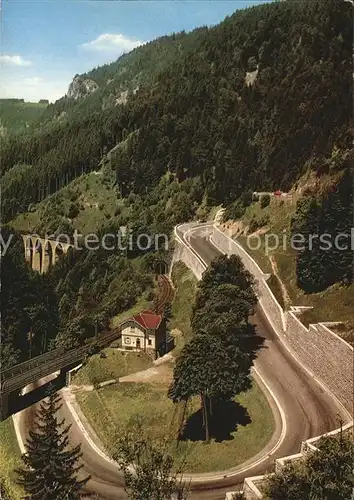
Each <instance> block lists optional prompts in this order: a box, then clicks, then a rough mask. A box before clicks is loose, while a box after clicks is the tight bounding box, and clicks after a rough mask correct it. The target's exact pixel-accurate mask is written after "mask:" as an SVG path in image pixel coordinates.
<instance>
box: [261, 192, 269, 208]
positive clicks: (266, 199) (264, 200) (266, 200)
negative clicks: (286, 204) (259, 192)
mask: <svg viewBox="0 0 354 500" xmlns="http://www.w3.org/2000/svg"><path fill="white" fill-rule="evenodd" d="M269 203H270V196H269V194H266V195H264V196H262V198H261V207H262V208H266V207H267V206H268V205H269Z"/></svg>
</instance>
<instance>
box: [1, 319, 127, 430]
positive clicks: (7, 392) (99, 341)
mask: <svg viewBox="0 0 354 500" xmlns="http://www.w3.org/2000/svg"><path fill="white" fill-rule="evenodd" d="M120 335H121V326H120V325H118V327H117V328H116V329H115V330H113V331H111V332H109V333H106V334H104V335H101V336H98V337H97V338H95V339H93V340H92V341H91V342H89V343H87V344H86V345H83V346H81V347H77V348H74V349H70V350H65V349H64V348H63V347H60V348H58V349H55V350H53V351H50V352H47V353H46V354H42V355H41V356H37V357H36V358H33V359H31V360H29V361H25V362H24V363H21V364H19V365H16V366H13V367H12V368H9V369H7V370H3V371H1V372H0V421H1V420H5V419H6V418H8V417H9V416H10V414H11V413H12V412H13V408H12V407H11V406H12V405H11V403H12V401H13V400H14V399H16V398H18V395H19V391H20V390H21V389H23V388H24V387H26V386H27V385H28V384H32V383H34V382H36V381H37V380H40V379H41V378H43V377H46V376H47V375H51V374H52V373H55V372H58V371H59V372H60V374H61V375H62V376H65V374H66V373H67V372H68V371H69V370H70V369H71V368H73V367H74V366H76V365H78V364H79V363H81V362H82V361H83V360H84V359H85V358H86V357H87V356H88V355H89V354H92V353H93V352H94V351H95V350H99V349H102V348H103V347H106V346H107V345H109V344H111V343H112V342H113V341H114V340H116V339H118V338H119V337H120Z"/></svg>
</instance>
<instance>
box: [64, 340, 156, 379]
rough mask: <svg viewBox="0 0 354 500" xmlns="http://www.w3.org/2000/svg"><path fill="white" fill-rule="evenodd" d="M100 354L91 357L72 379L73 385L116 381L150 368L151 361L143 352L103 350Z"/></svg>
mask: <svg viewBox="0 0 354 500" xmlns="http://www.w3.org/2000/svg"><path fill="white" fill-rule="evenodd" d="M103 353H104V356H105V357H101V354H96V355H94V356H91V357H90V358H89V360H88V362H87V364H86V365H85V366H83V367H82V368H81V369H80V370H79V371H78V372H77V374H76V375H75V376H74V377H73V384H77V385H85V384H96V383H99V382H104V381H106V380H112V379H118V378H119V377H124V375H129V374H131V373H136V372H139V371H142V370H146V369H147V368H149V367H150V366H152V361H151V359H150V358H149V356H148V355H147V354H146V353H145V352H123V351H118V350H117V349H111V348H108V349H104V351H103Z"/></svg>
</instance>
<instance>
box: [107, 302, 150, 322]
mask: <svg viewBox="0 0 354 500" xmlns="http://www.w3.org/2000/svg"><path fill="white" fill-rule="evenodd" d="M151 306H152V303H151V301H149V300H147V298H146V294H144V296H142V297H140V298H139V299H138V301H137V303H136V304H134V306H133V307H131V308H130V309H128V310H127V311H124V312H122V313H121V314H117V316H114V318H112V320H111V327H112V328H115V327H116V326H118V325H119V323H121V322H122V321H124V320H125V319H128V318H130V317H131V316H134V315H135V314H138V313H139V312H140V311H142V310H143V309H150V308H151Z"/></svg>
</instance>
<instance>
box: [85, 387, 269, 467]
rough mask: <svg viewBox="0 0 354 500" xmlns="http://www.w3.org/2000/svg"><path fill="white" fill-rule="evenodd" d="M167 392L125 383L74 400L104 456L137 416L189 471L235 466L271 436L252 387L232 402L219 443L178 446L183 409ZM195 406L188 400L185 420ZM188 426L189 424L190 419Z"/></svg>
mask: <svg viewBox="0 0 354 500" xmlns="http://www.w3.org/2000/svg"><path fill="white" fill-rule="evenodd" d="M166 392H167V388H166V387H165V386H164V385H152V384H133V383H131V384H129V383H124V384H121V385H120V386H110V387H106V388H104V389H100V390H98V391H93V392H90V393H81V394H79V395H78V396H77V397H78V401H79V404H80V406H81V408H82V410H83V412H84V413H85V415H86V417H87V418H88V420H89V422H90V423H91V425H92V426H93V427H94V429H95V430H96V432H97V434H98V435H99V437H100V439H101V440H102V442H103V444H104V446H105V447H106V449H107V450H108V451H109V452H112V451H113V449H114V439H113V436H118V435H119V434H120V433H123V432H124V430H125V429H127V428H129V427H131V426H132V425H133V422H134V421H135V420H136V418H137V417H138V416H141V415H142V416H143V419H144V425H145V426H146V429H147V431H148V432H149V435H150V436H151V438H152V439H163V438H167V439H168V442H169V447H170V451H171V453H172V454H173V455H174V456H175V457H176V458H177V459H178V458H182V457H184V456H187V470H188V472H211V471H218V470H225V469H228V468H231V467H234V466H236V465H238V464H240V463H242V462H244V461H245V460H247V459H248V458H250V457H252V456H253V455H255V454H256V453H257V452H258V451H260V450H261V449H262V448H263V447H264V446H265V445H266V444H267V442H268V441H269V439H270V438H271V436H272V433H273V431H274V420H273V415H272V412H271V409H270V407H269V406H268V403H267V401H266V399H265V396H264V395H263V393H262V392H261V390H260V389H259V387H258V386H257V384H255V383H254V384H253V387H252V389H251V390H250V391H248V392H247V393H243V394H240V395H239V397H238V398H236V401H237V402H238V404H235V408H237V412H236V415H234V417H235V421H233V422H230V415H227V416H226V415H225V419H226V420H227V421H228V424H227V425H228V426H230V424H232V425H231V426H230V431H231V432H230V435H229V436H228V439H225V440H223V441H221V442H217V441H215V440H212V441H211V442H210V444H205V443H204V442H203V441H192V440H190V439H189V440H186V441H181V442H180V443H179V445H178V446H177V441H176V435H177V431H178V428H179V425H180V420H181V415H182V412H183V408H182V406H179V405H174V404H173V403H172V402H171V401H170V400H169V399H168V398H167V396H166ZM199 405H200V401H199V398H193V399H192V400H191V401H190V403H189V406H188V415H189V417H192V415H193V414H194V416H195V414H196V412H197V411H198V410H199ZM189 421H190V422H193V418H190V420H189ZM222 425H223V424H222V422H221V423H220V426H221V427H222ZM192 427H193V425H192ZM192 432H193V431H192Z"/></svg>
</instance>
